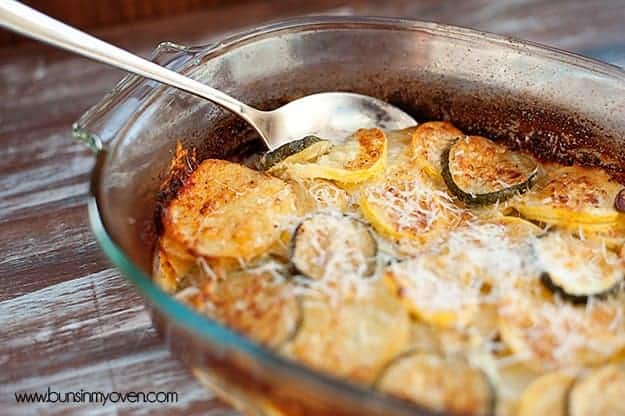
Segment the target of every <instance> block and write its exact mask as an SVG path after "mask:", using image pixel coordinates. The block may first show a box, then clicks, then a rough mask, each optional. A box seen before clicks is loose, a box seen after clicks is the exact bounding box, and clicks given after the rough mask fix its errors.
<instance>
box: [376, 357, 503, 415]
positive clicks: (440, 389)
mask: <svg viewBox="0 0 625 416" xmlns="http://www.w3.org/2000/svg"><path fill="white" fill-rule="evenodd" d="M376 386H377V387H378V388H379V389H380V390H382V391H384V392H386V393H390V394H392V395H395V396H398V397H400V398H402V399H406V400H410V401H412V402H414V403H417V404H420V405H422V406H425V407H427V408H429V409H433V410H435V411H439V412H452V413H454V414H462V415H482V416H490V415H492V414H493V411H494V406H495V393H494V391H493V388H492V386H491V384H490V381H489V380H488V377H487V376H486V374H485V373H484V372H483V371H482V370H480V369H478V368H474V367H473V366H471V365H470V364H469V363H468V362H467V361H466V360H464V359H462V358H459V357H454V356H450V357H443V356H439V355H435V354H425V353H415V354H406V355H404V356H400V357H398V358H397V359H396V360H394V361H393V362H392V363H391V364H390V365H389V366H388V368H387V369H386V370H385V371H384V374H383V375H382V377H381V378H380V380H379V381H378V382H377V383H376Z"/></svg>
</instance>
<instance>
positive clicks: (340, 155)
mask: <svg viewBox="0 0 625 416" xmlns="http://www.w3.org/2000/svg"><path fill="white" fill-rule="evenodd" d="M386 159H387V140H386V135H385V134H384V132H383V131H382V130H380V129H375V128H374V129H360V130H358V131H357V132H356V133H354V135H353V136H352V137H351V138H349V139H348V140H347V141H346V142H345V143H343V144H340V145H335V146H333V147H332V149H331V150H330V151H329V152H328V153H327V154H325V155H322V156H320V157H319V158H318V159H317V160H316V161H315V162H313V163H292V164H289V167H288V171H287V172H288V174H289V175H290V176H291V177H298V178H322V179H329V180H333V181H337V182H341V183H346V184H348V183H360V182H364V181H366V180H368V179H370V178H372V177H373V176H375V175H377V174H378V173H380V172H382V171H383V170H384V167H385V166H386Z"/></svg>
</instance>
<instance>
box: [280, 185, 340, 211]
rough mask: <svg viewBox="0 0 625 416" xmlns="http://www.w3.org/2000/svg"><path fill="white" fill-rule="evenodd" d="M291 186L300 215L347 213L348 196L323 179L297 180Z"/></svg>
mask: <svg viewBox="0 0 625 416" xmlns="http://www.w3.org/2000/svg"><path fill="white" fill-rule="evenodd" d="M292 185H293V188H294V189H295V191H296V192H297V197H298V206H299V207H300V209H301V211H302V213H309V212H337V211H338V212H347V211H349V210H350V208H351V207H350V198H349V194H348V193H347V192H345V190H344V189H342V188H340V187H338V186H336V185H335V184H333V183H332V182H330V181H327V180H325V179H301V178H297V179H296V180H294V181H293V182H292Z"/></svg>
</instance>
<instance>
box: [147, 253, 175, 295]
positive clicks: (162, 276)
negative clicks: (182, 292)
mask: <svg viewBox="0 0 625 416" xmlns="http://www.w3.org/2000/svg"><path fill="white" fill-rule="evenodd" d="M152 278H153V279H154V283H156V285H157V286H158V287H160V288H161V289H163V290H164V291H165V292H167V293H175V292H176V290H177V289H178V275H177V274H176V271H175V270H174V269H173V267H171V264H169V262H168V261H167V255H166V254H165V253H164V252H163V251H162V250H156V254H155V255H154V265H153V267H152Z"/></svg>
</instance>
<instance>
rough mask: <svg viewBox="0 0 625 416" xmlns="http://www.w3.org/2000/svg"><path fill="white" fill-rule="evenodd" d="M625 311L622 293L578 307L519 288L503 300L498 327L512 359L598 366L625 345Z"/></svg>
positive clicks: (543, 365) (537, 364) (548, 365)
mask: <svg viewBox="0 0 625 416" xmlns="http://www.w3.org/2000/svg"><path fill="white" fill-rule="evenodd" d="M536 284H537V285H538V283H536ZM624 314H625V303H623V297H622V296H619V297H614V298H609V299H605V300H597V301H592V302H591V303H590V304H589V305H584V306H576V305H573V304H570V303H568V302H567V301H564V300H561V299H559V298H557V297H552V296H550V295H549V294H548V293H547V292H546V291H545V290H544V289H542V290H541V288H540V287H535V288H533V289H529V288H523V289H522V290H521V289H519V290H518V291H517V290H511V291H510V292H509V293H508V295H507V296H506V297H505V298H504V299H503V300H502V302H501V306H500V308H499V316H500V320H499V328H500V332H501V337H502V339H503V341H504V343H505V344H506V345H507V346H508V347H509V348H510V349H511V350H512V352H513V353H514V356H515V357H516V359H518V360H519V361H520V362H523V363H525V364H527V365H529V366H531V367H532V368H536V369H539V370H540V369H543V370H544V369H554V368H561V367H567V366H568V367H570V366H579V365H597V364H601V363H604V362H606V361H608V360H610V359H611V358H612V357H614V356H615V355H617V354H618V353H620V352H621V351H623V349H625V320H623V319H622V316H623V315H624Z"/></svg>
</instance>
